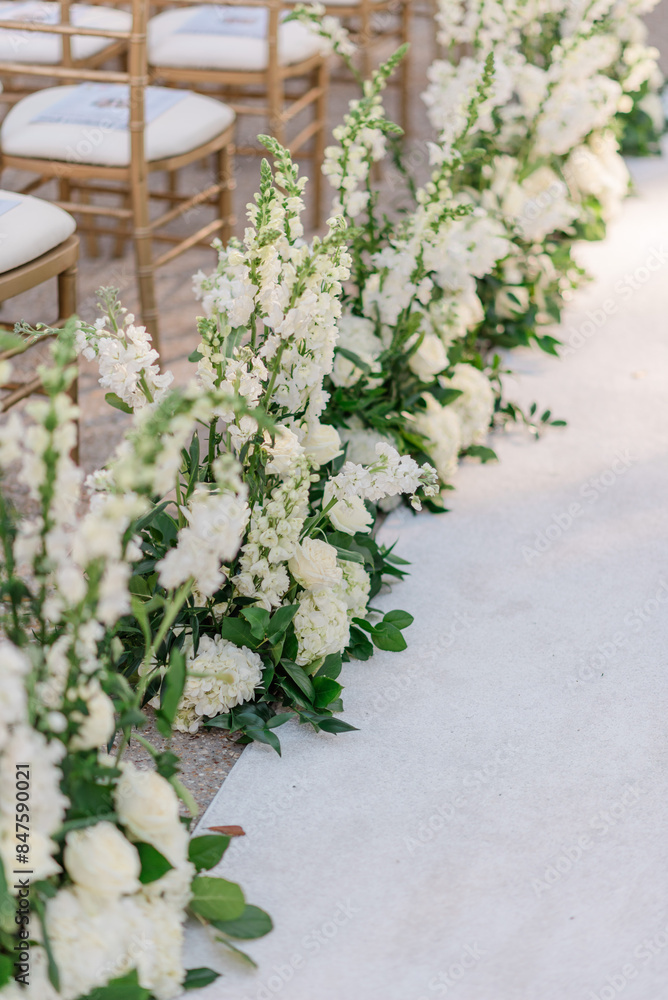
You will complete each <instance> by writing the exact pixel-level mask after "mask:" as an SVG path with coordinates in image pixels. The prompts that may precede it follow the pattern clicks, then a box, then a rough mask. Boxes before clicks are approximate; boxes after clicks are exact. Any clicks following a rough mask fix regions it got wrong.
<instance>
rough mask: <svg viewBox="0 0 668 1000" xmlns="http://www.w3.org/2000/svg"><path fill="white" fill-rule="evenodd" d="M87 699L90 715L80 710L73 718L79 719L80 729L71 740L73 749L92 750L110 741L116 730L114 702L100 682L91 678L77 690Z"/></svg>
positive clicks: (81, 696) (79, 694) (83, 698)
mask: <svg viewBox="0 0 668 1000" xmlns="http://www.w3.org/2000/svg"><path fill="white" fill-rule="evenodd" d="M77 693H78V696H79V697H80V698H81V699H82V700H83V701H85V703H86V708H87V709H88V715H84V714H83V713H82V712H78V713H77V715H76V716H75V715H74V713H72V718H74V719H75V721H79V729H78V730H77V732H76V733H75V734H74V736H73V737H72V739H71V740H70V749H71V750H92V749H93V748H94V747H99V746H102V744H104V743H108V742H109V740H110V739H111V737H112V736H113V735H114V732H115V730H116V717H115V715H114V703H113V702H112V700H111V698H109V696H108V695H106V694H105V693H104V691H102V689H101V688H100V685H99V682H98V681H96V680H91V681H89V682H88V684H87V685H86V686H85V687H82V688H80V689H79V691H78V692H77Z"/></svg>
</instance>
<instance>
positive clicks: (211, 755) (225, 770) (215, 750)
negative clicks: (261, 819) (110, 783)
mask: <svg viewBox="0 0 668 1000" xmlns="http://www.w3.org/2000/svg"><path fill="white" fill-rule="evenodd" d="M147 715H148V717H149V723H148V725H147V726H145V727H144V729H142V730H141V734H142V736H143V737H144V738H145V739H147V740H148V742H149V743H151V744H152V746H154V747H155V748H156V749H157V750H160V751H163V750H171V751H172V753H175V754H176V755H177V756H178V757H179V758H180V767H181V773H180V775H179V777H180V779H181V781H182V782H183V784H184V785H185V787H186V788H187V789H188V791H189V792H190V793H191V795H192V796H193V798H194V799H195V802H196V803H197V805H198V806H199V809H200V815H201V813H202V812H203V811H204V810H205V809H206V807H207V806H208V804H209V802H210V801H211V799H212V798H213V796H214V795H215V794H216V792H217V791H218V789H219V788H220V786H221V785H222V783H223V781H224V780H225V778H226V777H227V776H228V774H229V773H230V771H231V770H232V768H233V767H234V765H235V763H236V762H237V760H238V759H239V757H240V756H241V752H242V750H243V747H241V746H237V744H236V743H235V741H234V740H233V739H232V738H231V737H230V736H228V735H227V733H224V732H223V731H222V730H220V729H202V730H200V732H199V733H194V734H191V733H172V737H171V739H169V740H166V739H165V737H164V736H161V735H160V733H159V732H158V730H157V729H156V726H155V721H154V718H153V713H152V711H151V709H147ZM125 756H126V757H127V758H128V759H129V760H131V761H132V762H133V764H136V765H137V767H140V768H143V767H150V766H151V756H150V754H149V753H148V751H147V750H145V749H144V747H143V746H142V745H141V743H139V742H138V741H137V740H131V741H130V745H129V746H128V748H127V750H126V752H125ZM230 823H234V817H231V818H230Z"/></svg>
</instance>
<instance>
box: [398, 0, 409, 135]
mask: <svg viewBox="0 0 668 1000" xmlns="http://www.w3.org/2000/svg"><path fill="white" fill-rule="evenodd" d="M410 36H411V4H410V2H409V0H404V2H403V3H402V5H401V44H402V45H405V44H410ZM410 71H411V50H410V48H409V49H408V52H407V53H406V55H405V56H404V58H403V59H402V60H401V66H400V68H399V73H400V76H399V88H400V89H399V94H400V97H399V124H400V125H401V127H402V128H403V130H404V142H405V141H406V140H407V139H409V138H410V113H409V103H410Z"/></svg>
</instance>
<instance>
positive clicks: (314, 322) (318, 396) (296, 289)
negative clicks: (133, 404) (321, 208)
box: [196, 139, 350, 450]
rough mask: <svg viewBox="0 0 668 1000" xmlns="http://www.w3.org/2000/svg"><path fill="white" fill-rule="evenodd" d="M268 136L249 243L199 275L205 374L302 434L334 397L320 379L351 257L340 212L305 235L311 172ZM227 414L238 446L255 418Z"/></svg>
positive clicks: (330, 357) (206, 383) (224, 253)
mask: <svg viewBox="0 0 668 1000" xmlns="http://www.w3.org/2000/svg"><path fill="white" fill-rule="evenodd" d="M263 141H265V144H266V145H268V148H270V149H271V151H272V153H273V154H274V157H275V163H276V175H275V178H274V177H273V176H272V172H271V168H270V167H269V164H268V163H266V162H264V161H263V165H262V182H261V185H260V192H259V193H258V194H257V195H256V202H255V204H251V205H249V206H248V219H249V222H250V225H249V226H248V228H247V229H246V232H245V237H244V242H243V245H242V244H237V243H232V244H230V246H229V247H228V248H227V249H226V250H223V249H222V248H220V249H219V264H218V270H217V272H216V273H215V274H214V275H211V276H209V277H205V276H197V278H196V284H197V287H198V290H199V295H200V297H201V298H202V300H203V302H204V305H205V308H206V310H207V313H208V314H209V316H210V320H209V322H208V324H207V322H206V321H205V322H204V323H201V324H200V332H201V333H202V343H201V344H200V346H199V348H198V352H199V354H200V355H201V359H200V361H199V363H198V380H199V383H200V385H202V386H203V387H205V388H211V387H212V386H217V387H221V388H225V387H227V388H229V389H230V390H233V391H234V392H236V393H238V394H239V395H240V396H241V397H242V398H243V399H244V400H245V401H246V402H247V404H248V405H249V406H252V405H255V404H256V403H258V402H261V403H262V405H263V407H264V408H265V409H266V410H267V411H268V412H270V413H271V414H272V415H275V416H276V417H277V418H278V419H280V420H281V422H283V423H284V424H285V425H286V426H290V427H291V428H292V429H293V430H294V432H295V433H296V434H297V436H298V437H299V438H300V439H301V438H302V437H303V436H304V435H305V434H307V433H308V428H309V426H310V424H312V423H314V422H317V421H319V417H320V415H321V413H322V411H323V409H324V406H325V404H326V402H327V395H326V393H325V392H324V391H323V388H322V382H323V379H324V377H325V376H326V375H328V374H329V373H330V372H331V370H332V366H333V364H334V345H335V343H336V338H337V321H338V319H339V317H340V314H341V305H340V297H341V294H342V290H343V282H344V281H346V280H347V279H348V277H349V275H350V257H349V255H348V253H347V251H346V249H345V247H344V245H343V236H344V232H343V230H344V228H345V227H344V226H343V224H342V221H341V220H340V219H331V220H330V222H329V231H328V234H327V235H326V237H325V238H324V239H322V240H321V239H319V238H317V237H316V238H315V239H314V240H313V243H312V244H311V245H310V246H308V245H306V244H305V243H304V242H303V240H302V235H303V225H302V223H301V215H302V213H303V211H304V201H303V187H304V184H305V178H301V179H300V178H298V176H297V168H296V167H294V166H293V165H292V163H291V161H290V159H289V156H288V154H287V153H286V151H285V150H283V149H282V148H281V147H280V146H278V145H277V144H276V143H274V142H273V141H272V140H269V139H264V140H263ZM279 184H280V185H281V187H282V188H283V189H284V193H281V192H279V190H278V187H277V185H279ZM240 302H242V303H244V307H243V310H242V311H243V315H241V314H240V313H239V308H238V306H239V303H240ZM249 329H250V338H249V335H248V330H249ZM221 416H223V418H224V419H226V420H227V422H228V431H229V434H230V439H231V444H232V446H233V447H234V448H235V449H236V450H239V449H241V447H242V446H243V445H244V444H245V443H247V442H248V441H249V439H250V437H252V436H253V434H254V433H255V431H256V430H257V428H256V426H254V425H253V424H252V421H250V420H249V418H248V417H242V418H241V419H238V420H230V419H229V417H230V416H231V415H230V414H224V413H221Z"/></svg>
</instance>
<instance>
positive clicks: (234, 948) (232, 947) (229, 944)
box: [216, 936, 257, 969]
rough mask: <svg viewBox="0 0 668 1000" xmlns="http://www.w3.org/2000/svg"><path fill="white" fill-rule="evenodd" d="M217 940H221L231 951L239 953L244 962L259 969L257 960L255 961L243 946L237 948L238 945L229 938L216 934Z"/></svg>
mask: <svg viewBox="0 0 668 1000" xmlns="http://www.w3.org/2000/svg"><path fill="white" fill-rule="evenodd" d="M216 941H220V943H221V944H224V945H225V947H226V948H229V949H230V951H231V952H233V953H234V954H235V955H238V956H239V958H241V959H242V960H243V961H244V962H247V963H248V965H252V966H253V968H254V969H257V962H255V961H253V959H252V958H251V957H250V955H247V954H246V952H245V951H242V950H241V948H237V946H236V945H234V944H232V942H231V941H230V939H229V938H226V937H218V936H216Z"/></svg>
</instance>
